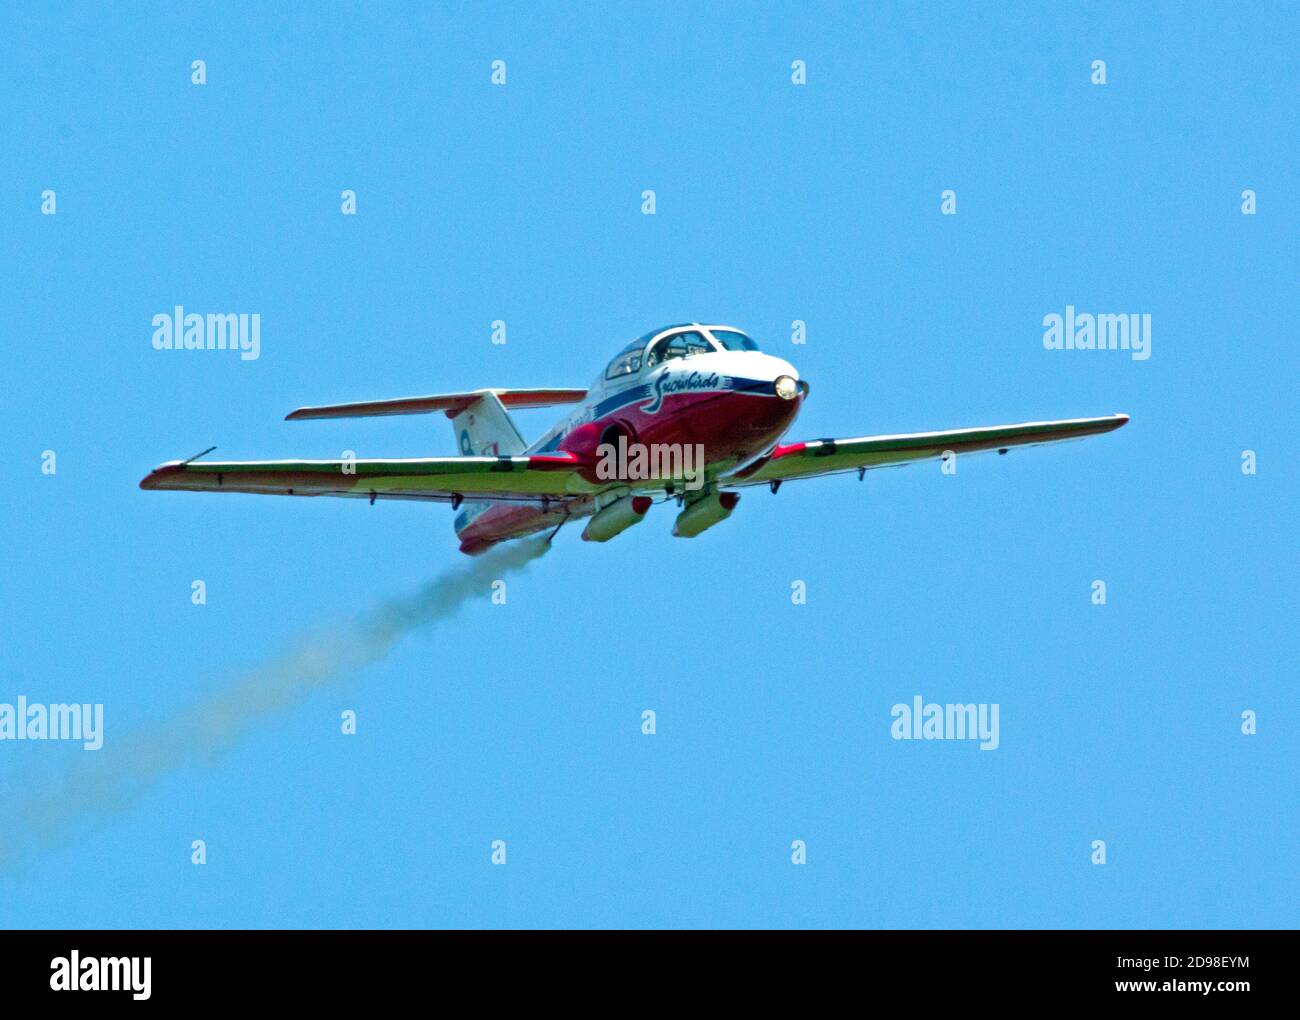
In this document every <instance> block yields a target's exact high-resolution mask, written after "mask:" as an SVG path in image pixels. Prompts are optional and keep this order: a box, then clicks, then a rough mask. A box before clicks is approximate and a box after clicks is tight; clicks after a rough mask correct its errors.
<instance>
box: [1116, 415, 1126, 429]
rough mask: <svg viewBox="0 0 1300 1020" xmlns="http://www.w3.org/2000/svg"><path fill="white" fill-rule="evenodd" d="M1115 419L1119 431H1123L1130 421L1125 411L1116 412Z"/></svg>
mask: <svg viewBox="0 0 1300 1020" xmlns="http://www.w3.org/2000/svg"><path fill="white" fill-rule="evenodd" d="M1114 417H1115V427H1116V428H1117V429H1122V428H1123V427H1124V426H1125V425H1127V424H1128V421H1129V418H1128V415H1127V414H1125V413H1124V412H1123V411H1116V412H1115V415H1114Z"/></svg>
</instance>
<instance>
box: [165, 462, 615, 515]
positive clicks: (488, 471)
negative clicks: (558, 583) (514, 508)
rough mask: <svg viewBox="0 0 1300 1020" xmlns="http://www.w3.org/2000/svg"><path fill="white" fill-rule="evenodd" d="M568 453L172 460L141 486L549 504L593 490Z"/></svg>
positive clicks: (299, 494)
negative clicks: (384, 458)
mask: <svg viewBox="0 0 1300 1020" xmlns="http://www.w3.org/2000/svg"><path fill="white" fill-rule="evenodd" d="M577 468H578V461H577V460H576V458H574V457H572V456H570V455H568V454H558V455H547V456H532V457H423V458H410V459H403V460H355V461H352V460H347V461H343V460H250V461H213V460H205V461H175V460H174V461H169V462H167V463H166V464H162V465H160V466H159V467H156V468H154V470H153V471H151V472H149V474H148V475H147V476H146V477H145V478H144V479H143V480H142V481H141V482H140V488H142V489H182V490H188V491H199V492H252V493H261V494H265V495H277V496H350V497H354V498H357V499H370V500H372V501H373V500H375V499H424V500H432V501H435V502H450V503H456V504H459V502H460V500H461V498H462V497H478V498H487V499H493V500H507V501H519V502H529V503H545V502H548V501H549V500H552V499H563V498H566V497H567V498H572V497H575V496H581V495H583V494H585V493H589V492H594V491H596V490H597V486H595V485H591V484H589V483H588V482H586V481H584V480H583V479H582V477H581V476H580V475H579V474H578V471H577Z"/></svg>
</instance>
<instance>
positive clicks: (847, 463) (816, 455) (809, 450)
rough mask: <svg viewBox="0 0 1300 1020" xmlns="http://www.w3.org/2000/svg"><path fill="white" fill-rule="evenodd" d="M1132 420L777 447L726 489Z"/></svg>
mask: <svg viewBox="0 0 1300 1020" xmlns="http://www.w3.org/2000/svg"><path fill="white" fill-rule="evenodd" d="M1127 421H1128V415H1126V414H1111V415H1106V416H1105V417H1102V418H1068V419H1065V420H1063V421H1032V422H1022V423H1021V424H1018V425H989V426H984V427H981V428H973V429H952V430H950V431H947V432H912V433H906V434H901V435H892V436H863V437H861V438H858V439H817V440H813V441H811V442H807V443H792V444H790V445H788V446H777V448H776V449H775V450H774V451H773V452H772V455H771V456H770V457H768V458H767V459H766V460H760V461H756V462H755V463H753V464H751V465H749V466H747V467H745V468H742V469H741V470H740V471H738V472H736V473H735V474H734V475H732V476H731V477H729V478H725V479H723V480H722V484H723V485H727V486H736V485H757V484H758V483H760V482H782V481H785V480H786V479H788V478H808V477H812V476H814V475H829V474H835V473H837V472H840V471H857V470H869V469H872V468H881V467H893V466H895V465H897V464H910V463H913V462H915V461H918V460H933V459H935V458H938V457H942V456H943V455H944V453H945V452H946V451H948V450H951V451H952V452H953V453H954V454H956V455H958V456H961V455H962V454H966V453H978V452H980V451H983V450H997V451H998V452H999V453H1005V452H1006V451H1007V450H1009V449H1010V448H1011V447H1013V446H1037V445H1040V444H1042V443H1056V442H1061V441H1063V440H1067V439H1082V438H1083V437H1085V436H1095V435H1099V434H1100V433H1102V432H1112V431H1114V430H1115V429H1117V428H1119V427H1120V426H1122V425H1124V424H1125V423H1126V422H1127Z"/></svg>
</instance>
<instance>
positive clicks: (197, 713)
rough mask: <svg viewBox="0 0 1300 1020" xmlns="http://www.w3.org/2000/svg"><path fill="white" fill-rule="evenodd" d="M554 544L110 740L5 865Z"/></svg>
mask: <svg viewBox="0 0 1300 1020" xmlns="http://www.w3.org/2000/svg"><path fill="white" fill-rule="evenodd" d="M549 548H550V546H549V544H548V543H547V542H546V541H545V540H544V539H528V540H526V541H522V542H514V543H511V544H509V545H504V546H498V547H497V548H496V549H494V550H491V551H489V552H488V553H486V554H484V555H482V556H479V557H476V558H475V559H474V560H472V561H470V562H469V563H468V564H467V565H465V566H463V567H460V568H459V569H456V570H453V571H449V572H448V573H446V574H444V575H443V576H442V577H439V578H438V579H436V580H435V581H432V582H431V583H429V584H428V585H426V586H425V587H424V588H423V589H421V590H420V591H419V592H418V593H417V594H415V595H412V596H409V597H407V598H402V599H396V600H394V601H392V602H388V603H386V604H384V605H382V606H380V607H379V608H378V609H376V610H374V611H373V612H370V613H367V614H365V615H363V616H361V617H359V618H357V619H356V620H353V621H351V622H350V623H348V624H346V625H344V626H342V627H335V628H331V629H330V630H329V631H322V632H320V633H316V634H309V635H306V636H304V637H302V638H300V639H299V640H298V643H297V645H296V646H295V647H294V648H293V649H291V650H290V651H288V652H285V653H283V654H281V655H279V656H277V657H275V658H273V659H270V660H268V661H267V662H264V663H262V664H261V665H259V666H256V667H254V668H252V669H250V670H248V671H247V672H245V673H243V674H240V675H239V676H236V677H235V678H234V679H233V680H232V681H231V682H230V683H229V684H227V685H225V686H224V687H222V688H220V689H219V690H217V691H216V692H215V693H213V694H211V695H209V696H208V697H207V698H205V699H204V700H203V701H201V702H199V703H198V704H196V705H194V706H192V707H191V708H189V709H186V710H185V711H183V712H181V713H180V714H179V715H178V716H175V717H173V718H170V719H167V720H164V721H160V722H157V723H154V724H152V725H151V726H149V727H148V728H146V729H142V730H140V731H138V732H136V733H135V734H132V735H130V736H127V737H124V738H122V739H120V740H116V741H111V742H110V741H106V742H105V744H104V747H103V749H102V750H100V751H97V752H95V753H94V754H93V755H87V756H85V757H84V758H83V759H82V761H81V767H80V768H79V769H76V770H75V771H74V772H73V773H72V774H70V775H69V776H68V777H66V779H65V780H64V781H63V782H62V783H60V784H59V785H58V786H57V787H55V788H53V789H49V790H45V791H42V792H41V793H40V794H39V795H34V796H32V797H30V798H29V799H28V800H27V801H26V802H25V803H23V804H22V805H20V806H19V809H18V814H19V825H18V826H16V827H15V826H12V825H3V826H0V832H2V833H4V838H0V866H2V865H4V864H6V863H16V862H17V860H18V858H19V857H20V856H21V850H22V849H23V845H24V844H33V843H34V844H35V845H36V846H38V847H43V846H50V845H53V844H55V843H58V842H61V841H62V840H63V839H65V838H67V837H69V836H72V835H75V834H76V832H77V831H79V830H80V829H81V828H82V827H83V824H84V823H85V822H86V821H88V820H89V819H91V818H92V817H94V816H95V815H98V814H106V813H109V812H112V811H118V810H122V809H124V808H127V807H129V806H130V805H131V804H132V803H133V802H134V801H135V800H136V799H137V798H138V797H139V796H140V795H141V794H142V793H143V792H144V791H145V790H147V789H148V788H149V786H150V785H152V784H153V783H154V782H156V781H157V780H159V779H161V778H162V777H163V776H165V775H167V774H168V773H171V772H174V771H176V770H177V769H179V768H182V767H184V766H186V765H190V764H193V763H196V762H202V761H205V760H208V759H211V758H213V757H215V756H217V755H219V754H221V753H222V752H224V751H226V750H228V749H229V748H230V747H231V746H233V745H234V744H235V743H237V742H238V741H239V740H240V738H242V737H243V736H244V735H245V734H246V733H248V731H249V730H250V729H251V728H252V727H253V726H254V725H255V724H256V723H257V722H259V721H260V720H262V719H264V718H266V717H268V716H272V715H274V714H276V713H278V712H282V711H284V710H285V709H287V708H289V707H291V706H292V705H294V704H296V703H297V702H299V701H301V700H303V699H304V698H305V697H307V696H308V695H309V694H310V693H311V692H312V691H314V690H316V689H318V688H320V687H323V686H325V685H327V684H329V683H331V682H333V681H336V680H340V679H342V678H344V677H346V676H349V675H351V674H352V673H355V672H356V671H357V670H359V669H362V668H364V667H365V666H368V665H370V664H372V663H375V662H379V661H380V660H381V659H383V658H385V657H386V656H387V655H388V653H389V651H390V650H391V649H392V647H393V645H394V644H396V642H397V641H398V640H399V639H400V638H402V637H403V636H405V635H407V634H409V633H411V632H413V631H417V630H420V629H423V628H425V627H430V626H432V625H434V624H436V623H438V622H440V621H442V620H445V619H448V618H449V617H451V616H453V615H454V614H455V613H456V611H457V610H458V609H460V608H461V606H463V605H465V604H466V603H467V602H469V601H470V600H472V599H474V598H477V597H480V596H483V595H485V594H487V593H488V591H489V590H490V586H491V583H492V582H493V581H494V580H496V579H498V578H501V577H504V576H505V575H506V574H508V573H512V572H515V571H519V570H523V569H525V568H526V567H527V566H528V564H529V563H531V562H532V561H533V560H535V559H537V558H538V557H539V556H542V555H543V554H544V553H545V552H546V551H547V549H549ZM5 830H8V831H7V832H6V831H5Z"/></svg>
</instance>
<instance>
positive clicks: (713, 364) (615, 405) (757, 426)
mask: <svg viewBox="0 0 1300 1020" xmlns="http://www.w3.org/2000/svg"><path fill="white" fill-rule="evenodd" d="M807 391H808V387H807V385H806V384H805V383H802V382H800V380H799V374H798V372H797V371H796V370H795V368H794V366H793V365H791V364H790V363H789V362H788V361H786V360H784V359H783V358H778V357H774V356H772V355H770V354H764V353H762V352H761V351H759V350H758V349H757V345H756V344H754V342H753V341H752V340H751V339H750V338H749V337H747V336H745V334H743V333H742V332H740V331H739V330H736V329H734V328H732V327H722V326H715V327H710V326H704V325H700V324H698V323H694V324H689V325H682V326H673V327H668V328H665V329H662V330H657V331H655V332H653V333H647V334H646V335H645V336H643V337H640V338H638V339H637V340H635V341H633V342H632V343H630V344H628V345H627V346H626V347H624V348H623V349H622V350H621V351H620V352H619V353H618V354H617V355H616V356H615V357H614V359H613V360H612V361H611V362H610V363H609V364H608V365H607V366H606V368H605V369H604V371H602V372H601V374H600V375H599V376H598V377H597V379H596V381H595V383H593V385H592V386H591V387H590V389H589V390H588V392H587V396H586V398H585V400H584V401H583V402H582V403H581V404H579V405H578V406H577V407H576V408H575V409H574V410H573V411H572V412H571V413H570V414H569V415H568V416H567V417H565V418H564V419H563V420H562V421H560V422H559V423H557V424H556V425H555V426H554V427H552V428H551V429H550V430H549V431H547V432H546V433H545V434H544V435H543V436H542V437H541V438H540V439H538V440H537V441H536V442H535V443H533V444H532V445H531V446H530V447H529V448H528V451H527V452H528V453H530V454H548V453H557V454H558V453H563V454H571V455H573V456H575V457H577V458H579V459H580V460H581V461H583V462H584V463H586V464H588V465H590V472H591V473H590V474H589V475H588V481H589V482H591V483H593V485H594V486H595V491H593V492H592V493H591V494H590V495H588V496H587V498H585V499H583V500H580V501H569V502H568V503H566V504H565V505H564V506H562V507H549V506H545V505H543V506H536V505H532V504H511V503H487V502H478V503H474V504H467V505H466V506H465V507H463V508H462V509H461V512H460V515H459V516H458V518H457V521H456V530H457V532H458V534H459V535H460V538H461V548H462V550H464V551H467V552H473V551H476V550H477V549H479V548H486V547H487V546H488V545H490V544H492V543H494V542H498V541H501V540H502V539H506V538H516V537H519V536H521V535H526V534H530V533H532V532H535V531H539V530H542V529H544V528H547V527H554V526H556V525H557V524H558V523H560V522H562V521H564V520H567V519H572V518H574V517H584V516H588V515H590V514H591V513H594V512H595V511H596V510H597V509H599V508H600V506H602V505H603V504H605V503H606V502H607V501H608V500H609V499H610V498H614V497H616V496H617V495H618V494H620V493H626V492H644V493H656V494H663V493H664V492H670V493H671V492H674V491H677V492H681V491H682V488H683V480H682V478H681V477H676V478H674V477H672V476H667V475H661V476H659V477H652V478H645V477H640V476H635V477H627V476H620V477H617V478H613V479H611V478H609V475H608V472H599V473H598V472H597V470H596V468H597V463H598V459H599V458H600V457H601V456H603V455H608V454H609V452H610V450H611V449H614V450H620V449H637V448H641V449H645V450H649V451H650V452H651V453H655V454H657V453H659V452H660V451H662V452H663V453H664V457H663V461H662V462H663V463H667V462H668V460H669V457H668V455H669V453H671V452H674V451H678V452H680V451H684V450H685V449H686V448H687V447H689V448H690V449H689V451H687V456H690V457H692V458H693V463H694V458H696V457H697V456H698V461H699V462H698V463H697V464H694V467H695V468H696V469H697V471H698V472H699V475H700V477H699V478H698V479H697V480H696V484H697V485H706V486H707V485H711V484H712V483H713V482H714V481H715V480H716V479H717V478H719V477H720V476H723V475H726V474H729V473H731V472H733V471H735V470H737V469H738V468H741V467H743V466H745V465H746V464H749V463H751V462H753V461H755V460H758V459H759V458H762V457H764V456H766V455H768V454H770V453H771V451H772V449H773V448H774V447H775V445H776V443H777V441H778V440H779V439H780V438H781V436H782V435H784V433H785V432H786V430H787V429H788V428H789V427H790V425H791V424H792V423H793V422H794V420H795V418H796V417H797V416H798V414H799V410H800V408H801V407H802V405H803V400H804V397H805V396H806V394H807ZM475 452H478V451H475ZM605 483H607V484H605Z"/></svg>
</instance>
